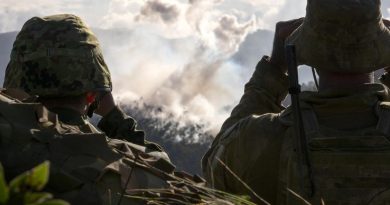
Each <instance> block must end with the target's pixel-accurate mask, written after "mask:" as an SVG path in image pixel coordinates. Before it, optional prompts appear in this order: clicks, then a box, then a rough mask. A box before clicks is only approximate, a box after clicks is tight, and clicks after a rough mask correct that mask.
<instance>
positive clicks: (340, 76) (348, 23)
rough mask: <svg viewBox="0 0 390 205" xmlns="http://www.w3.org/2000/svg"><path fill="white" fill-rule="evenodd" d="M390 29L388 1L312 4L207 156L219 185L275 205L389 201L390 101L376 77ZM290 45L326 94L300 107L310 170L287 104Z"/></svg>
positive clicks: (283, 27) (388, 47)
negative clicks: (383, 5)
mask: <svg viewBox="0 0 390 205" xmlns="http://www.w3.org/2000/svg"><path fill="white" fill-rule="evenodd" d="M388 23H389V22H388V21H387V20H384V19H382V15H381V11H380V0H368V1H367V0H343V1H340V0H309V1H308V4H307V14H306V17H305V18H302V19H296V20H291V21H287V22H280V23H278V24H277V25H276V31H275V39H274V48H273V52H272V55H271V57H264V58H263V59H262V60H261V61H260V62H259V64H258V65H257V67H256V70H255V72H254V74H253V76H252V78H251V79H250V81H249V83H248V84H246V86H245V93H244V96H243V97H242V99H241V101H240V103H239V104H238V105H237V106H236V107H235V108H234V110H233V112H232V114H231V116H230V117H229V118H228V119H227V120H226V121H225V123H224V124H223V126H222V129H221V131H220V133H219V134H218V135H217V137H216V139H215V140H214V142H213V145H212V147H211V148H210V150H209V151H208V153H207V154H206V155H205V157H204V159H203V171H204V174H205V176H206V179H207V180H208V182H209V183H210V185H211V186H212V187H214V188H218V189H221V190H224V191H229V192H232V193H236V194H249V195H251V196H260V197H262V198H264V199H265V200H266V201H268V202H270V203H271V204H308V203H312V204H362V205H363V204H387V203H389V201H390V187H389V183H388V181H389V180H390V143H389V140H388V139H389V136H390V129H389V128H390V127H389V126H390V121H389V120H390V118H389V117H390V107H389V103H388V102H387V101H388V100H389V99H390V95H389V90H388V88H387V87H386V86H385V85H384V84H375V83H374V81H373V71H375V70H378V69H381V68H385V67H387V66H390V58H389V57H388V53H389V52H390V30H389V29H388V28H387V27H386V25H388ZM286 44H293V45H295V46H296V53H297V61H298V63H299V64H306V65H309V66H312V67H315V68H316V70H317V72H318V74H319V77H320V82H319V91H318V92H303V93H302V94H301V96H300V100H299V102H300V104H301V106H300V107H301V108H300V112H301V114H302V118H303V123H302V124H303V125H304V126H303V127H304V129H305V130H304V133H305V135H306V140H307V144H306V145H305V146H306V151H307V155H308V160H309V163H310V166H304V167H303V169H302V167H301V164H300V163H299V162H300V161H299V158H300V155H301V154H302V153H300V152H298V147H297V143H296V137H297V136H295V133H294V128H293V124H294V123H293V120H294V117H293V115H292V113H293V109H292V107H288V108H286V109H285V108H284V107H283V106H282V105H281V102H282V101H283V99H284V98H285V97H286V95H287V91H288V76H287V75H286V72H287V66H286V61H285V53H284V47H285V45H286ZM382 80H383V81H384V82H388V75H384V76H383V77H382ZM308 169H310V170H308ZM302 170H303V171H302ZM253 199H254V200H256V199H257V198H256V197H253ZM257 202H258V203H259V204H262V202H261V201H260V200H257Z"/></svg>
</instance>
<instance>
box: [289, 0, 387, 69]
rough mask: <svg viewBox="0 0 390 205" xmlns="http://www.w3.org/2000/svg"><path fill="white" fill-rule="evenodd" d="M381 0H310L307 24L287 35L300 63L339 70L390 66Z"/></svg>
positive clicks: (305, 22) (306, 18)
mask: <svg viewBox="0 0 390 205" xmlns="http://www.w3.org/2000/svg"><path fill="white" fill-rule="evenodd" d="M380 6H381V1H380V0H308V3H307V9H306V17H305V20H304V22H303V24H302V25H301V26H300V27H299V28H298V29H297V30H295V32H294V33H293V34H291V36H290V37H289V38H288V39H287V44H294V45H296V47H297V60H298V63H299V64H305V65H309V66H313V67H315V68H317V69H319V70H328V71H331V72H337V73H369V72H372V71H374V70H377V69H380V68H384V67H387V66H390V58H389V57H388V53H389V52H390V30H389V29H388V28H387V27H386V26H385V25H384V23H383V21H382V14H381V9H380Z"/></svg>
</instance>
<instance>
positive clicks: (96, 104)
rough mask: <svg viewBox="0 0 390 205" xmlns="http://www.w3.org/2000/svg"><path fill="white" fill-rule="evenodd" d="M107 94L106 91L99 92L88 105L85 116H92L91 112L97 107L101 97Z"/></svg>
mask: <svg viewBox="0 0 390 205" xmlns="http://www.w3.org/2000/svg"><path fill="white" fill-rule="evenodd" d="M106 94H107V92H104V93H99V94H98V96H97V97H96V98H95V101H93V102H92V103H91V105H90V106H89V107H88V111H87V116H88V117H89V118H92V116H93V113H94V112H95V110H96V109H98V108H99V105H100V102H101V100H102V99H103V97H104V96H105V95H106Z"/></svg>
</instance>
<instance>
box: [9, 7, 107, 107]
mask: <svg viewBox="0 0 390 205" xmlns="http://www.w3.org/2000/svg"><path fill="white" fill-rule="evenodd" d="M4 88H13V89H21V90H24V91H25V92H27V93H28V94H30V95H37V96H39V98H40V99H41V100H43V101H51V102H53V101H56V99H60V100H61V101H62V102H63V103H67V102H68V103H72V102H73V103H77V102H78V101H80V102H82V101H83V100H84V98H85V99H86V100H87V101H93V98H94V96H96V95H98V94H99V93H103V92H109V91H111V89H112V83H111V76H110V72H109V70H108V67H107V65H106V63H105V62H104V59H103V55H102V52H101V49H100V46H99V42H98V40H97V38H96V36H95V35H94V34H93V33H92V31H91V30H90V29H89V28H88V27H87V26H86V25H85V23H84V22H83V21H82V20H81V19H80V18H79V17H77V16H75V15H70V14H61V15H53V16H47V17H43V18H39V17H34V18H31V19H30V20H28V21H27V22H26V23H25V24H24V26H23V28H22V30H21V31H20V32H19V34H18V35H17V37H16V40H15V42H14V45H13V48H12V53H11V60H10V62H9V64H8V66H7V69H6V74H5V79H4ZM89 103H91V102H89Z"/></svg>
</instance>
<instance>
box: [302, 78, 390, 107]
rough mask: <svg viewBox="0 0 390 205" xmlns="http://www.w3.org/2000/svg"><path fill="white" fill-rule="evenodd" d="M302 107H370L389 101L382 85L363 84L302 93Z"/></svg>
mask: <svg viewBox="0 0 390 205" xmlns="http://www.w3.org/2000/svg"><path fill="white" fill-rule="evenodd" d="M300 99H301V101H302V102H303V105H302V106H303V107H304V106H305V105H306V104H310V105H311V106H314V107H315V108H317V109H318V108H321V109H326V108H331V110H330V111H332V110H334V108H335V106H336V107H337V106H341V107H344V106H351V103H352V104H353V105H356V106H359V105H361V106H365V107H366V106H372V105H375V104H376V103H377V102H378V101H388V100H390V95H389V89H388V88H387V87H386V86H384V85H383V84H364V85H361V86H357V87H355V88H351V89H328V90H323V91H320V92H302V94H301V96H300Z"/></svg>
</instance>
